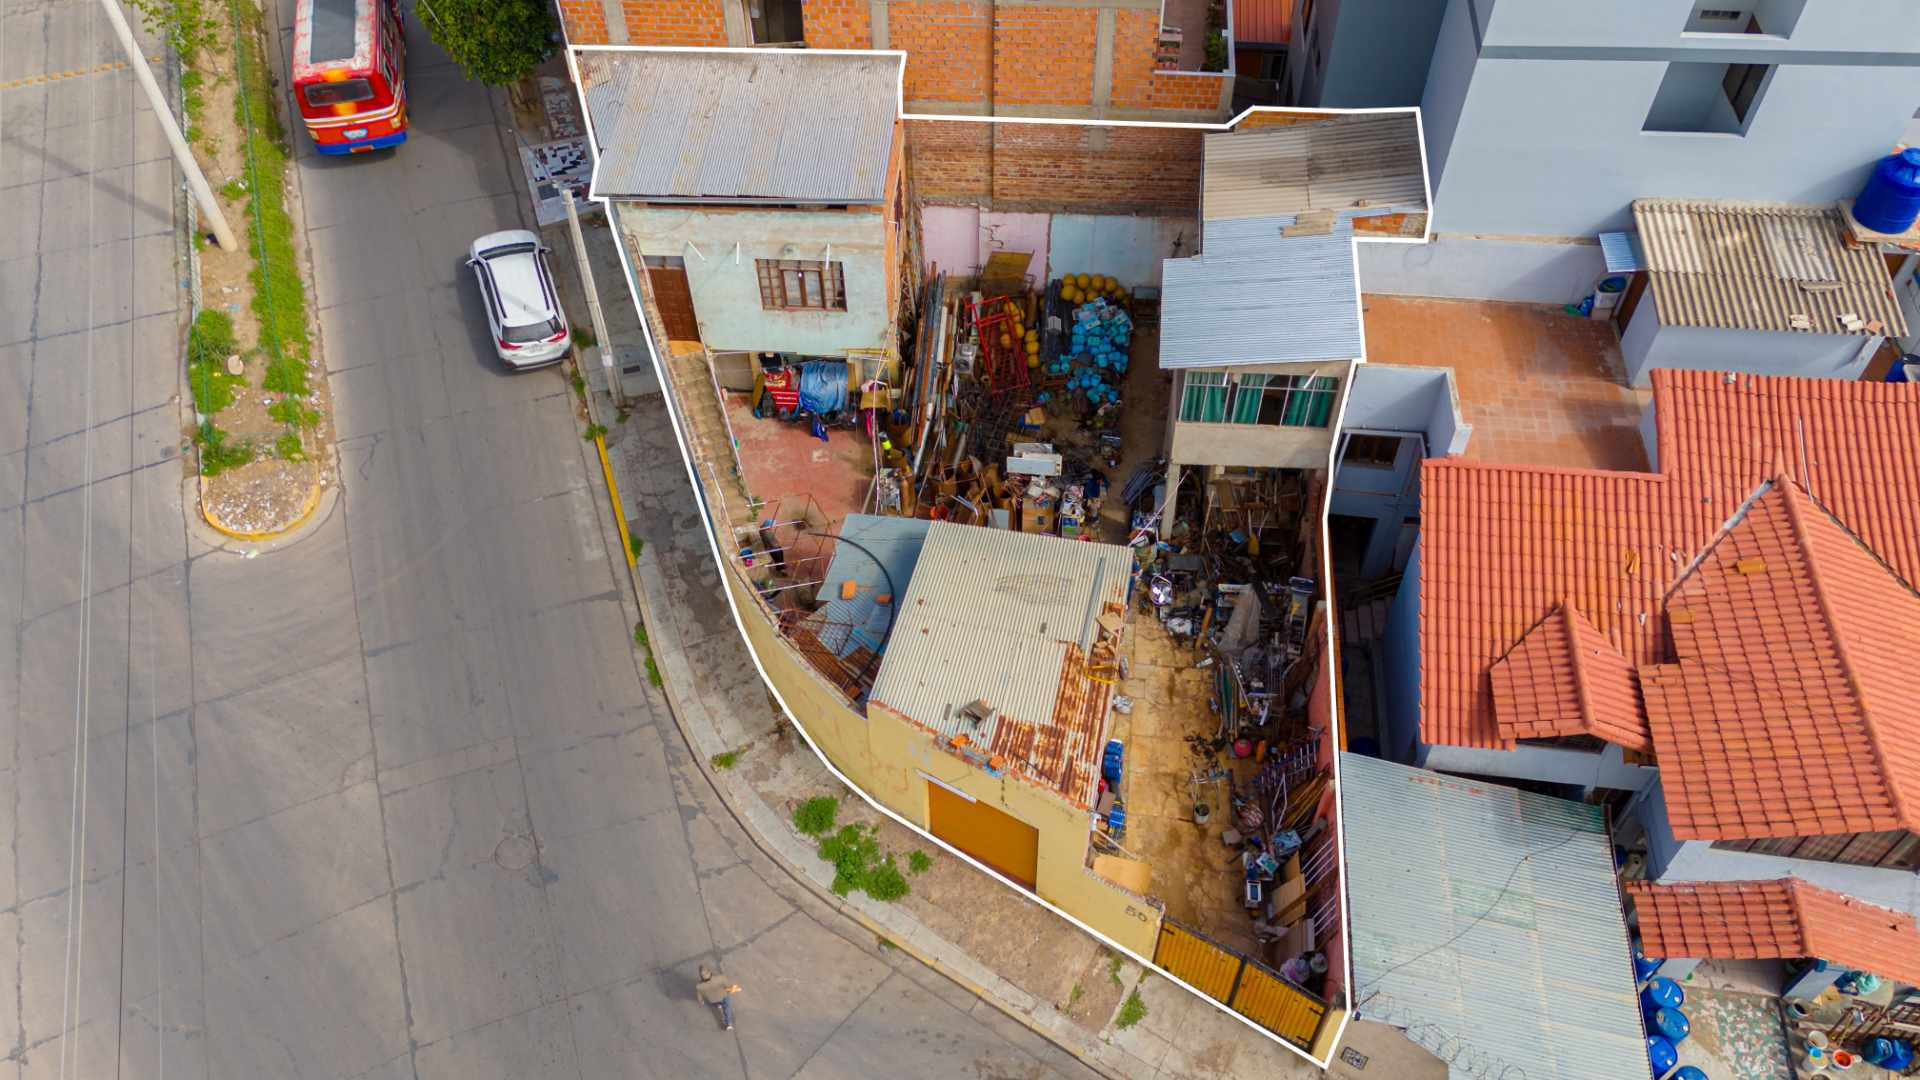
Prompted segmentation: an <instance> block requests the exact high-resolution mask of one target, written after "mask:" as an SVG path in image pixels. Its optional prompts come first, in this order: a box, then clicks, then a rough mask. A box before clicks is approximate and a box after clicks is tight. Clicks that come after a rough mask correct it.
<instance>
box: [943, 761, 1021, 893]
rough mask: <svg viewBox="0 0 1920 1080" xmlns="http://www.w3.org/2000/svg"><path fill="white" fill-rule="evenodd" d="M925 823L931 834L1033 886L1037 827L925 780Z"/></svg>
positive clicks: (1016, 879)
mask: <svg viewBox="0 0 1920 1080" xmlns="http://www.w3.org/2000/svg"><path fill="white" fill-rule="evenodd" d="M927 824H928V827H929V828H930V829H932V831H933V835H935V836H937V837H939V838H940V839H942V840H945V841H946V842H947V843H949V844H952V845H953V846H954V847H957V848H959V849H960V850H961V851H964V852H966V853H967V854H969V855H971V856H973V857H974V858H976V859H979V860H980V861H981V862H983V863H986V864H987V865H988V866H991V867H993V868H994V869H995V870H998V871H1000V872H1001V873H1002V874H1005V875H1006V876H1008V877H1010V878H1012V879H1013V880H1015V881H1017V882H1019V883H1020V884H1022V885H1025V886H1026V887H1027V888H1029V889H1031V888H1033V882H1034V878H1035V876H1036V874H1037V872H1038V867H1039V865H1040V831H1039V830H1038V829H1035V828H1034V827H1033V826H1031V825H1028V824H1026V823H1025V822H1023V821H1020V820H1019V819H1018V818H1015V817H1012V816H1010V815H1008V814H1007V813H1006V812H1005V811H1002V810H1000V809H999V808H997V807H992V806H988V805H987V804H986V803H982V802H974V801H972V800H970V799H968V798H966V797H965V796H963V795H956V794H954V793H953V792H951V791H949V790H947V789H946V788H944V787H941V786H940V785H939V784H936V783H934V782H932V781H931V780H929V781H928V782H927Z"/></svg>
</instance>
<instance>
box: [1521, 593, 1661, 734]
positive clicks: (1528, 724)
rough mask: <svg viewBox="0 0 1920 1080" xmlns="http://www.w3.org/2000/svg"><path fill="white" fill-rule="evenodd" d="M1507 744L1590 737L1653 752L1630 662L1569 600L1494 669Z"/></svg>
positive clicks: (1543, 621)
mask: <svg viewBox="0 0 1920 1080" xmlns="http://www.w3.org/2000/svg"><path fill="white" fill-rule="evenodd" d="M1490 674H1491V675H1492V677H1493V715H1494V719H1495V721H1496V722H1497V723H1498V724H1499V727H1500V735H1501V737H1502V738H1507V739H1513V740H1515V741H1518V740H1520V739H1547V738H1555V737H1558V736H1566V735H1590V736H1593V737H1594V738H1599V739H1605V740H1606V741H1608V742H1610V743H1614V744H1615V745H1618V746H1622V747H1625V748H1627V749H1629V750H1643V751H1644V750H1651V749H1653V739H1652V736H1650V735H1649V734H1648V733H1647V724H1646V720H1645V718H1644V716H1643V715H1642V713H1641V709H1640V690H1639V681H1638V678H1637V677H1636V676H1635V674H1634V670H1633V668H1632V666H1631V665H1629V664H1628V663H1627V658H1626V657H1624V656H1621V655H1620V651H1619V650H1618V649H1615V648H1614V647H1613V645H1612V644H1611V643H1610V642H1608V641H1607V639H1606V637H1605V635H1603V634H1601V633H1600V631H1599V630H1596V629H1595V628H1594V625H1593V624H1592V623H1591V622H1588V621H1587V618H1586V616H1584V615H1582V614H1580V612H1579V611H1578V610H1577V609H1575V608H1574V606H1573V603H1572V601H1570V600H1569V601H1565V602H1563V603H1561V604H1560V605H1559V606H1558V607H1556V608H1554V609H1553V613H1552V614H1551V615H1549V616H1547V618H1545V619H1543V620H1542V621H1541V622H1540V624H1539V625H1538V626H1535V627H1534V628H1533V629H1532V630H1530V631H1528V632H1527V636H1526V637H1524V638H1521V639H1520V644H1518V645H1516V646H1514V648H1513V651H1512V652H1510V653H1508V654H1507V655H1506V656H1504V657H1501V658H1500V660H1499V661H1498V662H1496V663H1495V664H1494V665H1493V667H1492V668H1491V669H1490Z"/></svg>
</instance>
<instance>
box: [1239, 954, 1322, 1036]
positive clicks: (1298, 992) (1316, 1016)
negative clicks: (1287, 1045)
mask: <svg viewBox="0 0 1920 1080" xmlns="http://www.w3.org/2000/svg"><path fill="white" fill-rule="evenodd" d="M1229 1004H1231V1005H1232V1007H1233V1011H1234V1012H1237V1013H1239V1014H1240V1015H1241V1016H1244V1017H1246V1018H1247V1019H1249V1020H1251V1021H1253V1022H1254V1023H1256V1024H1259V1025H1260V1026H1261V1027H1264V1028H1266V1029H1267V1030H1268V1031H1271V1032H1273V1033H1274V1034H1276V1035H1279V1036H1280V1037H1281V1038H1284V1039H1286V1040H1288V1041H1290V1042H1293V1043H1295V1044H1297V1045H1299V1046H1312V1045H1313V1036H1314V1034H1315V1033H1316V1032H1318V1031H1319V1030H1320V1018H1321V1017H1322V1016H1325V1015H1326V1012H1327V1006H1326V1003H1325V1002H1323V1001H1321V1000H1320V999H1319V998H1316V997H1314V996H1313V995H1312V994H1309V993H1307V992H1306V991H1305V990H1302V989H1300V988H1299V987H1297V986H1295V985H1293V984H1292V983H1290V982H1287V981H1286V980H1285V979H1282V978H1281V977H1280V976H1278V975H1276V974H1274V973H1273V972H1272V971H1271V970H1269V969H1268V968H1266V967H1265V966H1264V965H1261V964H1256V963H1251V962H1249V963H1248V964H1247V966H1246V969H1245V970H1243V971H1242V972H1241V973H1240V985H1239V987H1238V989H1236V990H1235V991H1234V994H1233V1000H1232V1001H1231V1002H1230V1003H1229Z"/></svg>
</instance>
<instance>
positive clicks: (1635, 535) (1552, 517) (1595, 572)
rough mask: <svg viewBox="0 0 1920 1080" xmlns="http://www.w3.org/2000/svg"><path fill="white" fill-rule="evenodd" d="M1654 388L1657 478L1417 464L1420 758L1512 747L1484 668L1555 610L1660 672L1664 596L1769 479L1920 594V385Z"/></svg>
mask: <svg viewBox="0 0 1920 1080" xmlns="http://www.w3.org/2000/svg"><path fill="white" fill-rule="evenodd" d="M1653 385H1654V402H1655V410H1656V414H1657V418H1658V426H1659V438H1658V442H1657V450H1658V456H1657V458H1656V460H1657V461H1658V462H1659V463H1660V471H1659V472H1657V473H1627V472H1604V471H1598V470H1591V469H1546V468H1537V467H1528V466H1502V465H1490V464H1485V463H1481V462H1468V461H1463V460H1460V459H1430V460H1428V461H1426V462H1424V463H1423V464H1422V478H1421V492H1422V494H1421V503H1422V505H1421V540H1420V546H1421V555H1420V565H1421V571H1420V572H1421V582H1420V635H1421V658H1422V662H1421V710H1422V716H1421V737H1422V739H1423V740H1424V741H1426V742H1427V743H1430V744H1440V745H1448V746H1472V747H1492V748H1511V747H1512V746H1513V740H1512V738H1511V737H1508V736H1505V735H1503V734H1502V733H1501V731H1500V728H1499V725H1498V723H1497V721H1496V719H1495V712H1494V701H1493V691H1492V680H1491V678H1490V677H1489V674H1488V672H1489V669H1491V668H1492V666H1493V665H1494V663H1495V662H1497V661H1498V660H1499V659H1500V658H1501V657H1503V656H1505V655H1507V653H1508V652H1510V651H1512V649H1513V647H1514V646H1515V645H1516V644H1518V643H1519V642H1520V640H1521V639H1522V638H1523V637H1525V636H1526V634H1527V631H1529V630H1530V629H1532V628H1533V627H1534V625H1535V624H1537V623H1539V622H1540V620H1541V619H1543V618H1545V617H1546V616H1547V615H1548V613H1550V612H1551V611H1552V610H1553V609H1554V607H1555V606H1556V605H1559V604H1561V603H1562V602H1564V601H1567V600H1569V599H1571V601H1572V603H1573V606H1574V607H1575V608H1577V609H1578V610H1579V611H1580V612H1582V613H1583V614H1585V615H1586V616H1587V617H1588V618H1589V619H1590V620H1591V621H1592V622H1593V625H1594V628H1595V629H1596V630H1597V631H1598V632H1599V633H1600V634H1601V635H1603V636H1604V637H1605V638H1606V639H1607V640H1608V641H1609V642H1611V643H1612V644H1613V645H1614V647H1615V648H1617V649H1618V650H1619V652H1620V653H1621V655H1622V656H1624V657H1626V659H1627V660H1628V661H1629V662H1630V663H1632V664H1634V665H1635V666H1639V665H1643V664H1652V663H1659V662H1661V661H1664V660H1666V659H1667V657H1666V656H1665V655H1664V634H1665V625H1664V623H1665V620H1664V605H1663V603H1662V601H1663V598H1664V597H1665V596H1666V594H1667V591H1668V590H1669V589H1670V588H1671V587H1672V585H1673V583H1674V582H1675V581H1676V580H1677V579H1678V578H1679V576H1680V572H1681V571H1682V570H1683V569H1684V568H1685V567H1687V566H1688V565H1689V564H1690V563H1691V562H1692V561H1693V560H1694V558H1695V557H1696V556H1697V555H1698V554H1699V553H1700V551H1701V550H1702V549H1703V548H1705V547H1706V545H1707V544H1708V542H1709V541H1711V540H1712V539H1713V537H1714V536H1715V535H1716V534H1717V533H1718V532H1719V531H1720V529H1721V527H1722V526H1723V525H1724V524H1725V523H1726V522H1727V521H1728V519H1730V518H1731V517H1733V515H1734V514H1735V512H1736V511H1738V510H1739V508H1740V507H1741V505H1742V504H1744V503H1745V502H1746V500H1747V499H1748V497H1750V496H1751V495H1752V494H1753V493H1754V491H1755V490H1756V489H1757V488H1758V487H1759V486H1760V485H1761V484H1762V483H1764V482H1766V481H1767V480H1768V479H1770V478H1771V477H1773V476H1774V475H1775V474H1776V473H1777V472H1778V471H1780V470H1781V468H1782V466H1783V465H1784V470H1785V472H1786V473H1787V474H1788V475H1790V476H1793V477H1795V478H1804V479H1805V481H1807V483H1804V484H1803V486H1805V487H1806V488H1807V490H1808V492H1809V493H1810V494H1811V495H1813V496H1814V497H1815V498H1816V499H1818V500H1819V501H1820V502H1821V504H1822V505H1824V506H1825V507H1826V508H1827V509H1828V510H1829V511H1830V512H1831V513H1832V514H1833V515H1834V516H1835V517H1837V518H1838V519H1839V520H1841V521H1843V522H1845V523H1846V525H1847V528H1848V529H1849V530H1850V531H1851V532H1853V533H1854V534H1855V535H1857V536H1858V537H1860V538H1861V540H1862V541H1863V542H1865V543H1866V545H1867V546H1868V547H1869V548H1871V549H1872V550H1873V551H1874V552H1875V553H1876V554H1878V555H1879V557H1880V558H1881V559H1883V560H1885V561H1886V563H1887V564H1888V565H1889V566H1891V567H1892V569H1893V570H1894V572H1895V573H1897V574H1898V575H1899V576H1900V577H1901V578H1903V579H1904V580H1906V581H1909V582H1911V581H1915V580H1920V513H1916V512H1915V510H1914V507H1916V506H1920V438H1916V437H1915V436H1914V433H1915V432H1916V431H1920V385H1916V384H1897V383H1861V382H1842V381H1840V380H1837V379H1789V378H1779V377H1768V376H1753V375H1740V376H1728V375H1722V374H1720V373H1717V372H1705V371H1670V370H1658V371H1655V372H1654V373H1653ZM1849 647H1850V648H1852V647H1854V646H1853V645H1852V643H1851V642H1850V643H1849ZM1858 647H1859V648H1866V647H1867V643H1864V642H1863V643H1861V644H1860V646H1858Z"/></svg>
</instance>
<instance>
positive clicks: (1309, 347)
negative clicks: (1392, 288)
mask: <svg viewBox="0 0 1920 1080" xmlns="http://www.w3.org/2000/svg"><path fill="white" fill-rule="evenodd" d="M1293 221H1294V219H1293V218H1292V217H1269V218H1246V219H1240V220H1231V221H1209V222H1207V223H1206V225H1205V230H1206V232H1205V239H1204V241H1203V244H1202V250H1201V253H1200V254H1199V255H1195V256H1193V257H1191V258H1186V259H1167V260H1165V261H1164V262H1163V263H1162V264H1161V274H1160V278H1161V280H1160V366H1161V367H1162V368H1163V369H1174V368H1210V367H1230V366H1234V365H1238V364H1272V363H1284V362H1288V361H1294V360H1351V359H1353V358H1355V357H1357V356H1359V355H1360V353H1361V351H1362V349H1363V348H1364V342H1363V340H1362V336H1361V333H1360V280H1359V277H1358V274H1357V271H1356V270H1355V268H1354V260H1353V219H1352V215H1351V214H1341V215H1340V216H1339V218H1338V219H1337V220H1336V221H1335V222H1334V227H1333V231H1332V232H1331V233H1329V234H1327V235H1324V236H1286V235H1283V233H1282V230H1284V229H1285V228H1286V227H1287V226H1288V225H1291V224H1292V223H1293Z"/></svg>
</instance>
